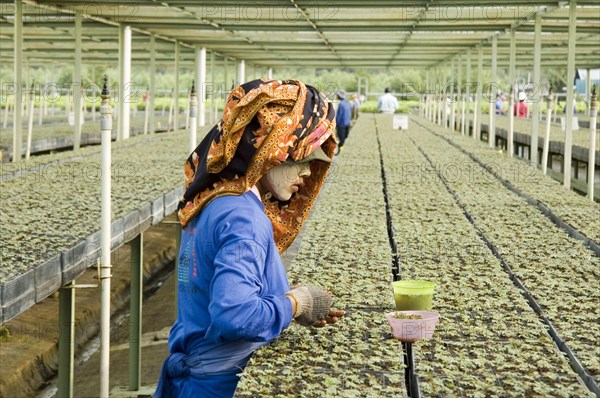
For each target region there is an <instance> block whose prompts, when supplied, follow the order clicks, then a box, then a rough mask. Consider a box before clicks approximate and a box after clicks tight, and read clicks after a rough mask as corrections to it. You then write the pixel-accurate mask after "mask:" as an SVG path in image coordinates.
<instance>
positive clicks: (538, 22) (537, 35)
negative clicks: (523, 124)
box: [529, 14, 542, 165]
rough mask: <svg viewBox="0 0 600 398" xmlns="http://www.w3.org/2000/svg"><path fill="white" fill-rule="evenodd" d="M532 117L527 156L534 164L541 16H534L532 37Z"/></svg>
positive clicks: (536, 145)
mask: <svg viewBox="0 0 600 398" xmlns="http://www.w3.org/2000/svg"><path fill="white" fill-rule="evenodd" d="M533 41H534V43H533V86H534V90H533V92H534V96H533V119H532V120H531V129H532V130H531V150H530V152H531V153H530V155H529V158H530V159H531V163H533V164H534V165H537V164H538V134H539V130H540V108H541V105H542V104H541V101H542V97H541V95H540V94H539V93H540V88H541V87H540V86H541V84H542V81H541V64H542V16H541V15H540V14H537V15H536V17H535V33H534V39H533Z"/></svg>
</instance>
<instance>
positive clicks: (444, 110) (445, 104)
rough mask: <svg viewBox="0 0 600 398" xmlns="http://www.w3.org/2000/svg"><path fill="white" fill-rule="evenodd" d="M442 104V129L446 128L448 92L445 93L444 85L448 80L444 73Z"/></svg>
mask: <svg viewBox="0 0 600 398" xmlns="http://www.w3.org/2000/svg"><path fill="white" fill-rule="evenodd" d="M442 84H443V87H442V90H441V91H442V104H443V107H444V109H443V111H442V112H443V114H442V124H443V125H444V128H447V127H448V92H447V91H446V85H447V84H448V80H447V77H446V73H444V79H443V81H442Z"/></svg>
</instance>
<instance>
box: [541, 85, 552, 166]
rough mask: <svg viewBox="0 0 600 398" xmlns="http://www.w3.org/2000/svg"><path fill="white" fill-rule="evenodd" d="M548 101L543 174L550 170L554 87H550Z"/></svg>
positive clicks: (543, 150)
mask: <svg viewBox="0 0 600 398" xmlns="http://www.w3.org/2000/svg"><path fill="white" fill-rule="evenodd" d="M546 101H547V103H546V132H545V133H544V147H543V149H542V172H543V173H544V174H546V171H547V169H548V150H549V148H550V127H551V123H552V105H553V102H554V94H553V93H552V85H550V88H549V89H548V98H547V99H546Z"/></svg>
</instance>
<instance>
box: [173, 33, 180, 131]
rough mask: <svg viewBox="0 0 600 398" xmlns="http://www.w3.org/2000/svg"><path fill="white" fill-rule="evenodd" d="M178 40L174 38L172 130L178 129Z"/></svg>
mask: <svg viewBox="0 0 600 398" xmlns="http://www.w3.org/2000/svg"><path fill="white" fill-rule="evenodd" d="M179 57H180V53H179V41H177V40H175V90H174V91H175V103H174V107H173V132H174V133H176V132H177V131H178V130H179Z"/></svg>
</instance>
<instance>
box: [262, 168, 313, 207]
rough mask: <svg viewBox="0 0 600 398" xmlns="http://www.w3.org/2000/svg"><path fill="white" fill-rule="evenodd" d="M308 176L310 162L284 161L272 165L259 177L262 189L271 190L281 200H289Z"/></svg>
mask: <svg viewBox="0 0 600 398" xmlns="http://www.w3.org/2000/svg"><path fill="white" fill-rule="evenodd" d="M305 177H310V162H299V163H298V162H291V161H288V162H284V163H282V164H280V165H279V166H276V167H273V168H272V169H271V170H269V171H268V172H267V174H265V175H264V176H262V178H261V179H260V184H261V187H262V188H263V190H264V191H267V192H271V193H272V194H273V196H274V197H275V198H276V199H278V200H281V201H287V200H290V198H291V197H292V194H293V193H294V192H298V190H299V189H300V186H301V185H302V184H304V178H305Z"/></svg>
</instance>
